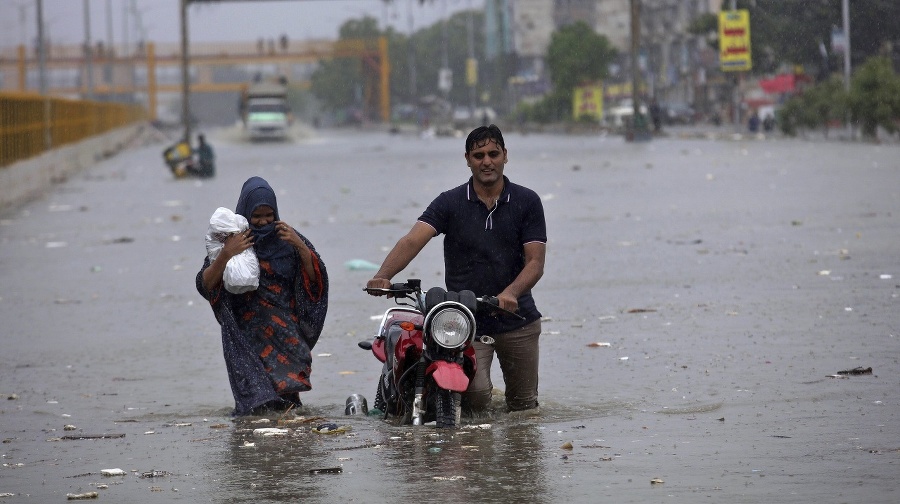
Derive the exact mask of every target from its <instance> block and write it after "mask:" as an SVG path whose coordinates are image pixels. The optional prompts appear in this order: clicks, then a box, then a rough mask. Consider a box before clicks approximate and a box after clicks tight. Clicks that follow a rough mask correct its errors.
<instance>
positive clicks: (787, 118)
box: [779, 76, 849, 136]
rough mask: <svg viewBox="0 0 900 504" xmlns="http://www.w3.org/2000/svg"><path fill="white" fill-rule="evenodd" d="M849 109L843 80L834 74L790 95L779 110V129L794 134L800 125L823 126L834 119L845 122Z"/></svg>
mask: <svg viewBox="0 0 900 504" xmlns="http://www.w3.org/2000/svg"><path fill="white" fill-rule="evenodd" d="M848 111H849V95H848V93H847V92H846V91H845V90H844V81H843V79H841V78H840V77H837V76H833V77H831V78H830V79H828V80H827V81H824V82H822V83H819V84H817V85H815V86H812V87H810V88H808V89H806V90H804V91H803V93H802V94H799V95H797V96H794V97H792V98H791V99H790V100H788V102H787V103H786V104H785V105H784V107H783V108H782V109H781V112H780V121H779V123H780V125H781V126H780V127H781V130H782V131H783V132H784V133H785V134H788V135H791V136H793V135H796V134H797V131H798V130H800V129H809V130H816V129H820V128H822V129H824V131H825V135H826V136H827V135H828V128H829V127H830V125H832V124H834V123H836V122H844V121H845V120H846V119H847V113H848Z"/></svg>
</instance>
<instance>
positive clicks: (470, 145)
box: [466, 124, 506, 153]
mask: <svg viewBox="0 0 900 504" xmlns="http://www.w3.org/2000/svg"><path fill="white" fill-rule="evenodd" d="M490 140H493V141H495V142H497V146H498V147H500V148H501V149H505V148H506V144H504V143H503V133H500V128H498V127H497V126H496V125H494V124H491V125H490V126H479V127H477V128H475V129H473V130H472V132H471V133H469V136H468V137H466V153H469V152H471V151H472V149H475V148H477V147H480V146H482V145H484V144H486V143H487V142H489V141H490Z"/></svg>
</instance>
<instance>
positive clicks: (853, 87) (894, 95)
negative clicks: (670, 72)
mask: <svg viewBox="0 0 900 504" xmlns="http://www.w3.org/2000/svg"><path fill="white" fill-rule="evenodd" d="M850 108H851V110H852V111H853V118H854V119H855V120H856V121H858V122H859V125H860V128H861V129H862V132H863V134H864V135H866V136H868V137H871V138H876V137H877V133H878V128H879V127H881V128H884V129H885V130H886V131H887V132H888V133H894V132H896V131H897V129H898V121H900V78H898V77H897V75H896V74H895V73H894V71H893V69H892V68H891V62H890V61H889V60H888V59H887V58H884V57H875V58H871V59H870V60H869V61H867V62H866V63H865V64H864V65H863V66H862V67H860V68H859V69H858V70H857V71H856V73H855V74H854V75H853V80H852V81H851V83H850Z"/></svg>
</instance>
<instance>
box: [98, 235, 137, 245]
mask: <svg viewBox="0 0 900 504" xmlns="http://www.w3.org/2000/svg"><path fill="white" fill-rule="evenodd" d="M133 241H134V238H132V237H130V236H123V237H121V238H115V239H112V240H107V241H106V242H104V243H106V244H108V245H111V244H114V243H131V242H133Z"/></svg>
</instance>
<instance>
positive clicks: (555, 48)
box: [521, 21, 616, 121]
mask: <svg viewBox="0 0 900 504" xmlns="http://www.w3.org/2000/svg"><path fill="white" fill-rule="evenodd" d="M615 58H616V50H615V48H614V47H613V45H612V44H611V43H610V41H609V39H607V38H606V36H604V35H600V34H598V33H596V32H595V31H594V30H593V29H592V28H591V27H590V26H588V25H587V24H586V23H584V22H581V21H579V22H577V23H575V24H571V25H568V26H565V27H563V28H560V29H559V30H557V31H556V32H554V33H553V35H552V36H551V38H550V46H549V47H548V48H547V57H546V60H547V69H548V72H549V74H550V81H551V82H552V84H553V91H552V92H551V93H550V94H549V95H548V96H546V97H545V98H544V99H543V100H542V101H541V102H539V103H537V104H534V105H529V106H526V107H523V109H522V110H521V113H522V114H523V115H524V116H526V117H527V118H528V119H531V120H538V121H553V120H560V119H569V118H571V117H572V97H573V96H574V91H575V88H577V87H578V86H581V85H584V84H589V83H592V82H597V81H599V80H602V79H604V78H605V77H606V76H607V74H608V68H609V64H610V63H612V62H613V61H614V60H615Z"/></svg>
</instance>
